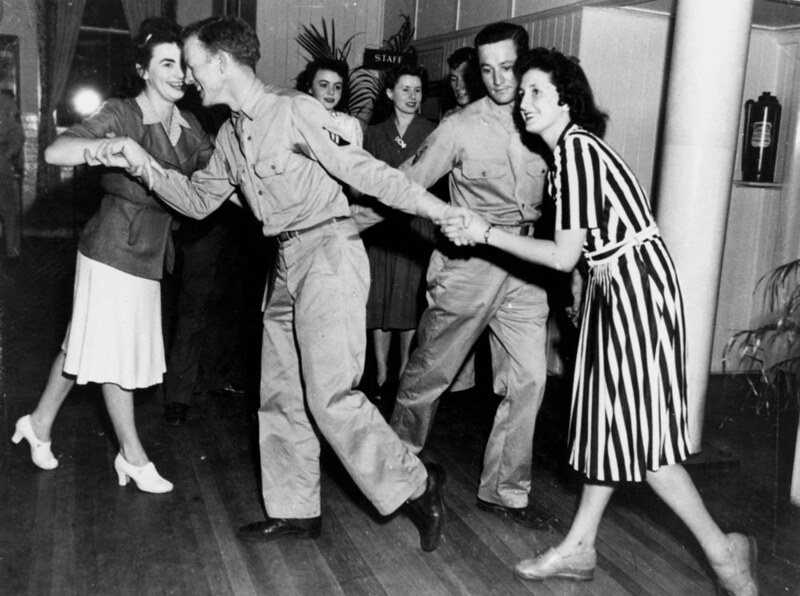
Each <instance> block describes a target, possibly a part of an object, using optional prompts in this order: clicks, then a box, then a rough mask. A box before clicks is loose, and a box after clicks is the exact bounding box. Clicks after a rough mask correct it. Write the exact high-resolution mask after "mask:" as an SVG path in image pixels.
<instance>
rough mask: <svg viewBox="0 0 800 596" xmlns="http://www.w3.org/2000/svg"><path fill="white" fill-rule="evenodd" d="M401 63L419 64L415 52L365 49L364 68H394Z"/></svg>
mask: <svg viewBox="0 0 800 596" xmlns="http://www.w3.org/2000/svg"><path fill="white" fill-rule="evenodd" d="M401 64H410V65H411V66H416V65H417V57H416V55H415V54H414V53H413V52H392V51H390V50H371V49H369V48H366V49H364V62H363V66H364V68H376V69H380V68H394V67H395V66H400V65H401Z"/></svg>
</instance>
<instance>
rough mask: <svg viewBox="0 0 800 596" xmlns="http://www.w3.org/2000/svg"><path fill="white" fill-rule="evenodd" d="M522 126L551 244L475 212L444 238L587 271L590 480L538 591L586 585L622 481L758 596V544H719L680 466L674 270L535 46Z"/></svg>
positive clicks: (585, 410) (583, 341) (583, 452)
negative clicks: (543, 185)
mask: <svg viewBox="0 0 800 596" xmlns="http://www.w3.org/2000/svg"><path fill="white" fill-rule="evenodd" d="M515 72H516V74H517V77H518V78H519V80H520V116H521V119H522V121H523V123H524V126H525V129H526V130H527V131H528V132H530V133H534V134H537V135H539V136H540V137H541V138H542V140H543V141H545V143H546V144H547V145H548V146H549V147H550V149H551V150H552V152H553V167H552V169H551V172H550V174H549V190H550V194H551V196H552V197H553V199H554V200H555V202H556V234H555V239H554V240H552V241H546V240H536V239H533V238H526V237H521V236H512V235H510V234H506V233H505V232H503V231H502V230H499V229H494V228H493V227H492V226H491V225H489V224H487V223H486V222H485V221H484V220H483V219H482V218H480V217H479V216H478V215H476V214H471V215H469V216H464V217H466V220H465V221H467V222H468V225H466V226H462V220H461V219H458V220H456V219H454V220H452V222H450V223H448V224H446V225H445V227H444V231H445V233H446V234H447V235H448V237H450V238H451V240H453V241H454V242H456V243H457V244H474V243H479V242H485V243H487V244H491V245H493V246H495V247H497V248H499V249H501V250H504V251H507V252H510V253H511V254H514V255H516V256H518V257H520V258H523V259H526V260H528V261H531V262H534V263H537V264H543V265H546V266H549V267H552V268H554V269H559V270H565V271H569V270H571V269H572V268H573V267H574V266H575V265H576V263H577V262H578V259H579V258H580V256H581V253H582V254H583V256H584V258H585V259H586V261H587V264H588V266H589V275H588V279H587V289H586V295H585V298H584V306H583V314H582V324H581V330H580V339H579V343H578V357H577V359H576V367H575V371H576V372H575V379H574V382H573V392H572V409H571V415H570V433H569V436H570V443H571V454H570V464H571V465H572V467H573V468H575V469H576V470H578V471H579V472H581V473H582V474H583V475H584V476H585V484H584V488H583V492H582V495H581V499H580V504H579V506H578V511H577V513H576V515H575V518H574V520H573V522H572V526H571V527H570V530H569V532H568V533H567V536H566V537H565V538H564V540H563V541H562V542H561V544H559V545H558V546H556V547H554V548H550V549H548V550H547V551H545V552H544V553H543V554H540V555H539V556H536V557H534V558H531V559H525V560H523V561H521V562H520V563H518V564H517V566H516V567H515V569H514V572H515V573H516V574H517V575H518V576H520V577H522V578H524V579H529V580H545V579H550V578H560V579H572V580H590V579H592V577H593V574H594V568H595V566H596V561H597V555H596V552H595V539H596V534H597V529H598V526H599V524H600V520H601V517H602V514H603V512H604V510H605V508H606V505H607V504H608V502H609V499H610V498H611V495H612V493H613V490H614V486H615V485H616V484H617V483H619V482H643V481H644V482H647V483H648V484H649V485H650V486H651V487H652V488H653V490H655V492H656V493H657V494H658V495H659V497H661V498H662V499H663V500H664V501H665V502H666V503H667V505H669V507H670V508H671V509H672V510H673V511H675V513H676V514H678V516H679V517H680V518H681V519H682V520H683V521H684V522H685V523H686V524H687V525H688V527H689V529H690V530H691V531H692V533H693V534H694V535H695V537H696V538H697V539H698V541H699V542H700V545H701V546H702V548H703V550H704V552H705V554H706V556H707V557H708V559H709V562H710V563H711V566H712V567H713V568H714V571H715V572H716V573H717V575H718V578H719V582H720V586H721V587H722V588H723V589H724V590H727V591H728V592H729V593H732V594H736V595H745V594H747V595H751V594H757V593H758V589H757V586H756V581H755V575H754V571H755V562H756V556H757V552H756V544H755V541H754V540H753V539H752V538H749V537H747V536H743V535H741V534H724V533H723V532H722V531H721V530H720V528H719V527H718V526H717V524H716V523H715V522H714V520H713V519H712V518H711V516H710V515H709V513H708V511H707V510H706V508H705V505H704V504H703V501H702V499H701V497H700V495H699V493H698V492H697V489H696V488H695V486H694V484H693V483H692V480H691V478H690V477H689V475H688V474H687V473H686V470H685V469H684V468H683V466H682V465H681V462H682V461H684V460H685V459H686V458H687V457H688V455H689V437H688V432H689V431H688V425H687V420H686V416H687V408H686V377H685V348H684V321H683V305H682V301H681V293H680V288H679V286H678V280H677V276H676V273H675V268H674V266H673V263H672V260H671V259H670V256H669V253H668V252H667V249H666V246H665V245H664V241H663V240H662V238H661V236H660V234H659V232H658V228H657V227H656V224H655V222H654V219H653V215H652V213H651V210H650V205H649V202H648V199H647V197H646V195H645V193H644V190H643V189H642V187H641V186H640V185H639V182H638V181H637V180H636V177H635V176H634V175H633V173H632V172H631V170H630V169H629V168H628V166H627V165H626V164H625V163H624V162H623V161H622V159H621V158H620V157H619V155H617V154H616V153H615V152H614V151H613V150H612V149H611V148H610V147H609V146H608V145H607V144H605V143H604V142H603V141H602V140H601V138H600V136H601V135H602V134H603V132H604V130H605V121H606V115H605V114H603V113H602V112H600V111H599V110H598V109H597V107H596V106H595V104H594V98H593V94H592V91H591V88H590V87H589V83H588V81H587V80H586V76H585V75H584V73H583V70H582V69H581V67H580V66H579V65H578V64H577V61H576V60H574V59H570V58H567V57H566V56H564V55H563V54H561V53H559V52H557V51H555V50H546V49H544V48H538V49H535V50H531V51H530V52H528V53H527V54H525V55H523V56H522V57H521V58H519V59H518V60H517V63H516V65H515Z"/></svg>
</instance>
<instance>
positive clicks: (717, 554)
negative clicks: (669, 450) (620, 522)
mask: <svg viewBox="0 0 800 596" xmlns="http://www.w3.org/2000/svg"><path fill="white" fill-rule="evenodd" d="M647 483H648V484H649V485H650V486H651V487H652V489H653V490H654V491H655V493H656V494H657V495H658V496H659V497H660V498H661V499H662V500H663V501H664V502H665V503H666V504H667V505H668V506H669V508H670V509H672V510H673V511H674V512H675V514H676V515H677V516H678V517H680V518H681V520H683V523H685V524H686V525H687V526H688V528H689V529H690V530H691V532H692V534H694V536H695V538H697V541H698V542H699V543H700V546H701V547H703V552H705V554H706V557H708V560H709V562H710V563H712V564H717V565H720V564H723V563H724V562H725V561H727V560H728V559H729V558H730V550H729V548H730V542H729V541H728V538H727V536H726V535H725V534H723V533H722V530H720V529H719V526H718V525H717V523H716V522H715V521H714V520H713V519H712V517H711V515H710V514H709V513H708V510H707V509H706V506H705V504H704V503H703V499H702V497H701V496H700V493H698V492H697V488H695V485H694V482H692V479H691V477H690V476H689V474H688V473H687V472H686V469H685V468H684V467H683V466H681V465H679V464H675V465H671V466H665V467H663V468H660V469H659V470H658V471H657V472H647Z"/></svg>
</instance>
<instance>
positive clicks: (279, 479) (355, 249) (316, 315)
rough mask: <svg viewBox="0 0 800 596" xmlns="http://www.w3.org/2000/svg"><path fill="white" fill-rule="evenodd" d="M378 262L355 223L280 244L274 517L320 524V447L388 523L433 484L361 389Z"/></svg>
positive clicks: (265, 403)
mask: <svg viewBox="0 0 800 596" xmlns="http://www.w3.org/2000/svg"><path fill="white" fill-rule="evenodd" d="M368 290H369V262H368V261H367V255H366V251H365V250H364V245H363V243H362V241H361V238H360V237H359V235H358V232H357V230H356V228H355V225H354V224H353V222H352V221H351V220H349V219H347V220H343V221H338V222H334V223H331V224H328V225H325V226H321V227H318V228H314V229H313V230H309V231H306V232H304V233H301V234H299V235H297V236H295V237H292V238H290V239H288V240H286V241H283V242H281V243H280V246H279V248H278V251H277V262H276V266H275V268H274V271H273V275H272V277H271V279H270V281H269V286H268V294H267V302H266V308H265V311H264V334H263V340H262V354H261V406H260V408H259V412H258V423H259V445H260V455H261V474H262V488H263V498H264V505H265V506H266V510H267V514H268V515H269V516H270V517H278V518H287V517H288V518H309V517H316V516H318V515H319V514H320V461H319V460H320V442H319V439H318V436H317V434H316V431H318V432H319V433H320V434H321V435H322V436H323V437H324V438H325V440H326V441H327V442H328V443H329V444H330V446H331V448H332V449H333V451H334V452H335V453H336V455H337V456H338V457H339V459H340V460H341V461H342V463H343V465H344V467H345V468H346V469H347V471H348V473H349V474H350V476H351V477H352V478H353V480H354V481H355V483H356V484H357V485H358V487H359V488H360V489H361V491H362V492H363V493H364V494H365V495H366V496H367V497H368V498H369V500H370V501H371V502H372V504H373V505H374V506H375V508H376V509H377V510H378V512H380V513H381V514H384V515H386V514H389V513H391V512H393V511H395V510H396V509H397V508H398V507H400V506H401V505H402V504H403V503H404V502H405V501H407V500H408V499H409V497H410V496H411V495H412V494H413V493H414V492H416V490H417V489H418V488H419V487H420V486H422V485H424V483H425V482H426V479H427V473H426V471H425V467H424V465H423V464H422V462H420V460H419V459H418V458H417V457H416V456H415V455H414V454H412V453H411V452H410V451H409V450H408V449H407V448H406V446H405V445H404V444H403V443H402V442H401V441H400V439H399V438H398V437H397V435H396V434H395V433H394V432H393V431H392V429H391V428H390V427H389V425H388V424H387V423H386V421H385V420H384V419H383V417H382V415H381V414H380V412H379V411H378V409H377V408H376V407H375V406H374V405H373V404H372V403H370V402H369V400H368V399H367V398H366V396H365V395H364V394H363V393H361V392H360V391H358V390H357V389H356V387H357V385H358V383H359V381H360V380H361V375H362V374H363V370H364V357H365V352H366V301H367V294H368Z"/></svg>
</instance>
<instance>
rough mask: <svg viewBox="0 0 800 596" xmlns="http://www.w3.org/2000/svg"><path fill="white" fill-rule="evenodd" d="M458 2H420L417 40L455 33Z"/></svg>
mask: <svg viewBox="0 0 800 596" xmlns="http://www.w3.org/2000/svg"><path fill="white" fill-rule="evenodd" d="M458 1H459V0H418V4H417V6H418V8H417V21H416V29H417V32H416V35H417V38H418V39H420V38H425V37H431V36H434V35H443V34H447V33H450V32H452V31H455V30H456V16H457V14H458ZM462 29H463V27H462Z"/></svg>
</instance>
